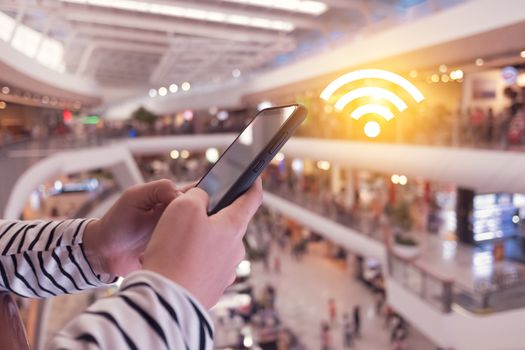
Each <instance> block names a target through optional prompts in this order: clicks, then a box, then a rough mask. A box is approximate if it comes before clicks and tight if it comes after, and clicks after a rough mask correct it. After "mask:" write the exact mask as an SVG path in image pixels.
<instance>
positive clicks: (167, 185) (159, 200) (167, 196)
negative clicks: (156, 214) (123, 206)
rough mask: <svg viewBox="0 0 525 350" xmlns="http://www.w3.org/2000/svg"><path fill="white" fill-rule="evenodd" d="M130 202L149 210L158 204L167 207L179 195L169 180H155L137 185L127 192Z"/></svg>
mask: <svg viewBox="0 0 525 350" xmlns="http://www.w3.org/2000/svg"><path fill="white" fill-rule="evenodd" d="M129 192H130V193H129V195H130V200H131V202H132V203H133V204H134V205H136V206H138V207H139V208H141V209H144V210H150V209H153V208H155V207H157V206H158V205H159V204H160V205H162V206H164V207H165V206H167V205H168V204H170V203H171V201H173V200H174V199H175V198H176V197H177V195H178V194H179V193H180V192H179V191H178V190H177V188H176V186H175V184H174V183H173V182H171V181H170V180H166V179H163V180H157V181H152V182H148V183H145V184H143V185H138V186H135V187H133V188H131V189H130V190H129Z"/></svg>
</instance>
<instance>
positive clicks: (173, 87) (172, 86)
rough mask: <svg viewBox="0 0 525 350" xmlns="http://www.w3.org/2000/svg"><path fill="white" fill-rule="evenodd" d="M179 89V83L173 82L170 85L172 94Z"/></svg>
mask: <svg viewBox="0 0 525 350" xmlns="http://www.w3.org/2000/svg"><path fill="white" fill-rule="evenodd" d="M177 90H179V87H178V86H177V84H171V85H170V92H171V93H172V94H174V93H176V92H177Z"/></svg>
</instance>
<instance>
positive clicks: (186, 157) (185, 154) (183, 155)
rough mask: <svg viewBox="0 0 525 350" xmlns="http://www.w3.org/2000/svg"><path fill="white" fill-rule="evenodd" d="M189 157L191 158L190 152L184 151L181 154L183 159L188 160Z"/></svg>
mask: <svg viewBox="0 0 525 350" xmlns="http://www.w3.org/2000/svg"><path fill="white" fill-rule="evenodd" d="M189 156H190V152H189V151H188V150H182V151H181V152H180V157H181V158H182V159H188V158H189Z"/></svg>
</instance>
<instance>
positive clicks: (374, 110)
mask: <svg viewBox="0 0 525 350" xmlns="http://www.w3.org/2000/svg"><path fill="white" fill-rule="evenodd" d="M367 114H377V115H379V116H381V117H383V118H385V120H386V121H389V120H390V119H392V118H394V113H392V112H391V111H390V110H389V109H388V108H386V107H384V106H381V105H377V104H367V105H363V106H360V107H357V108H356V109H355V110H354V111H353V112H352V113H351V116H352V118H354V119H355V120H359V118H361V117H362V116H364V115H367Z"/></svg>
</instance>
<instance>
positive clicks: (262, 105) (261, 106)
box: [257, 101, 273, 111]
mask: <svg viewBox="0 0 525 350" xmlns="http://www.w3.org/2000/svg"><path fill="white" fill-rule="evenodd" d="M271 107H273V104H272V103H271V102H270V101H262V102H261V103H259V104H258V105H257V110H258V111H262V110H263V109H266V108H271Z"/></svg>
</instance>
